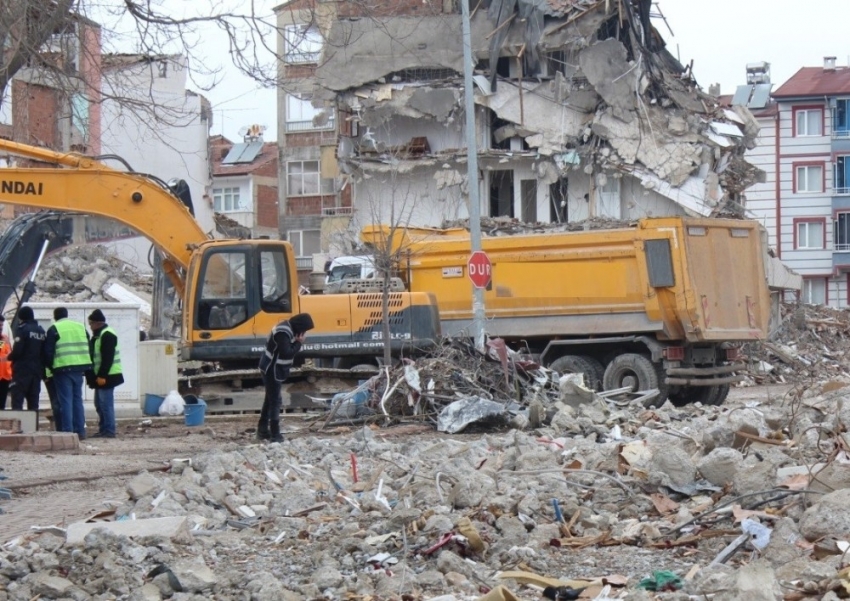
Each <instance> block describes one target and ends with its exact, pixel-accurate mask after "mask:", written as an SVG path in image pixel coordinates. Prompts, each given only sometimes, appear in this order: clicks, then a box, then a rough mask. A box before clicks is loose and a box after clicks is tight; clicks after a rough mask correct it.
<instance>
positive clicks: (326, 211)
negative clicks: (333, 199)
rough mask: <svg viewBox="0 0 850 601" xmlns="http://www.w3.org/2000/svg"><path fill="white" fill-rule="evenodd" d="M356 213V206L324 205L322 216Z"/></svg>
mask: <svg viewBox="0 0 850 601" xmlns="http://www.w3.org/2000/svg"><path fill="white" fill-rule="evenodd" d="M350 215H354V207H324V208H323V209H322V217H340V216H350Z"/></svg>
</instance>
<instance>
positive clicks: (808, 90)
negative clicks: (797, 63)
mask: <svg viewBox="0 0 850 601" xmlns="http://www.w3.org/2000/svg"><path fill="white" fill-rule="evenodd" d="M836 94H850V68H848V67H836V68H835V69H824V68H823V67H803V68H802V69H800V70H799V71H797V72H796V73H795V74H794V75H792V76H791V79H789V80H788V81H786V82H785V83H784V84H782V85H781V86H779V89H778V90H776V91H775V92H774V93H773V94H771V96H773V97H774V98H792V97H804V96H835V95H836Z"/></svg>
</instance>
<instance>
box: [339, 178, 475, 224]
mask: <svg viewBox="0 0 850 601" xmlns="http://www.w3.org/2000/svg"><path fill="white" fill-rule="evenodd" d="M407 164H408V165H410V162H408V163H407ZM463 183H465V177H464V176H462V175H461V174H460V172H459V171H458V170H457V168H450V169H443V168H442V163H439V162H433V163H429V164H428V165H427V166H422V167H417V168H415V169H410V170H407V169H404V168H401V169H398V168H396V169H388V170H387V171H384V172H375V171H372V172H369V173H367V174H366V175H365V176H364V177H363V178H362V179H358V180H357V182H356V185H355V186H354V196H353V206H354V217H353V218H352V220H351V226H350V231H351V232H353V233H355V234H356V233H357V232H359V231H360V229H361V228H362V227H364V226H366V225H369V224H373V223H375V224H377V223H386V224H392V223H396V224H403V225H410V226H435V225H439V224H440V223H441V222H442V220H443V219H461V218H465V217H468V216H469V212H468V210H467V205H466V200H465V195H463V194H461V188H462V184H463ZM482 198H484V197H483V196H482ZM390 199H392V203H393V204H394V208H393V206H392V205H391V203H390V202H389V201H390ZM482 204H483V203H482Z"/></svg>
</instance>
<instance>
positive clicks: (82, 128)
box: [71, 94, 89, 140]
mask: <svg viewBox="0 0 850 601" xmlns="http://www.w3.org/2000/svg"><path fill="white" fill-rule="evenodd" d="M71 124H72V125H73V126H74V127H76V128H77V131H79V132H80V134H81V135H82V136H83V139H85V140H87V139H88V137H89V99H88V98H86V97H85V96H83V95H82V94H74V95H73V96H71Z"/></svg>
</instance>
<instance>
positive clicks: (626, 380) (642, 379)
mask: <svg viewBox="0 0 850 601" xmlns="http://www.w3.org/2000/svg"><path fill="white" fill-rule="evenodd" d="M661 382H662V380H661V378H660V377H659V373H658V370H657V369H656V368H655V365H653V363H652V361H650V360H649V359H648V358H647V357H644V356H643V355H638V354H637V353H624V354H622V355H617V356H616V357H614V359H613V360H612V361H611V363H609V364H608V367H606V368H605V375H604V376H603V378H602V385H603V389H604V390H616V389H617V388H625V387H626V386H628V387H630V388H631V389H632V392H638V391H642V390H652V389H653V388H657V389H658V391H659V396H657V397H655V398H654V399H652V400H651V401H649V404H650V405H655V406H656V407H659V406H661V405H662V404H663V403H664V401H665V400H667V386H665V385H664V384H662V383H661Z"/></svg>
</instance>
